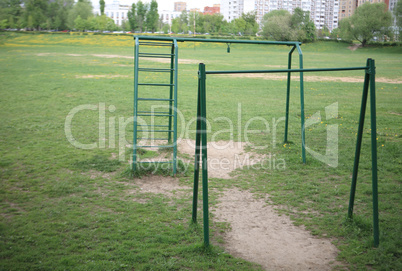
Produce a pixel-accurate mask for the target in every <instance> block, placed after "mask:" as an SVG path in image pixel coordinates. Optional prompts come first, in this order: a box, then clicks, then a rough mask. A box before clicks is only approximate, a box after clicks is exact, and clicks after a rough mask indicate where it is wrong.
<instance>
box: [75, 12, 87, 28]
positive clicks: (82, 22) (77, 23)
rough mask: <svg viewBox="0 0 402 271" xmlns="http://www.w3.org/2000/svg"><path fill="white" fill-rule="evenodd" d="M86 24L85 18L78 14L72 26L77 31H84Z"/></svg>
mask: <svg viewBox="0 0 402 271" xmlns="http://www.w3.org/2000/svg"><path fill="white" fill-rule="evenodd" d="M86 24H87V23H86V20H84V19H82V18H81V16H80V15H78V16H77V18H75V20H74V28H75V29H77V30H78V31H84V30H85V27H86Z"/></svg>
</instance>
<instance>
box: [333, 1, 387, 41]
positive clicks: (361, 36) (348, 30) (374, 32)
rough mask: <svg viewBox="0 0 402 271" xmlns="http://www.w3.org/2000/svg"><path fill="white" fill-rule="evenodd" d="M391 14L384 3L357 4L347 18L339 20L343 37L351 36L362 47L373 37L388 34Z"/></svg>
mask: <svg viewBox="0 0 402 271" xmlns="http://www.w3.org/2000/svg"><path fill="white" fill-rule="evenodd" d="M391 24H392V16H391V13H390V12H389V11H387V10H386V4H385V3H374V4H371V3H370V2H366V3H364V4H363V5H361V6H359V7H358V8H357V9H356V11H355V13H354V14H353V15H352V16H351V17H350V18H349V19H342V20H341V21H340V29H341V33H342V35H343V36H342V37H343V38H350V37H353V38H354V39H356V40H358V41H359V42H361V44H362V46H363V47H364V46H365V45H366V43H367V42H368V41H370V40H371V39H373V38H374V37H379V38H381V37H383V36H384V35H387V34H390V26H391Z"/></svg>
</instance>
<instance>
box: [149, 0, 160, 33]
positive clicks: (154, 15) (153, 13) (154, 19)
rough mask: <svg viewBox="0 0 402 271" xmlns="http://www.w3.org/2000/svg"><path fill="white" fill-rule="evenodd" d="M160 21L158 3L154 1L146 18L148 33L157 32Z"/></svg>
mask: <svg viewBox="0 0 402 271" xmlns="http://www.w3.org/2000/svg"><path fill="white" fill-rule="evenodd" d="M158 20H159V14H158V3H157V2H156V1H155V0H152V1H151V4H150V6H149V11H148V12H147V18H146V23H147V29H148V31H151V32H152V33H154V32H155V30H156V29H157V28H158Z"/></svg>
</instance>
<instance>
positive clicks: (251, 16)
mask: <svg viewBox="0 0 402 271" xmlns="http://www.w3.org/2000/svg"><path fill="white" fill-rule="evenodd" d="M241 17H242V18H243V19H244V21H246V26H245V29H244V32H245V34H246V35H255V34H256V33H257V31H258V23H257V21H256V12H255V11H250V12H248V13H243V14H242V15H241Z"/></svg>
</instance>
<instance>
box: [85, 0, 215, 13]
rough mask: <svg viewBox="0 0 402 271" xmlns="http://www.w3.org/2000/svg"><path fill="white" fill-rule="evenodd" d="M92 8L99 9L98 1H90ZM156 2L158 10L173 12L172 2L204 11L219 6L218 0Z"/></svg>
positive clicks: (127, 2)
mask: <svg viewBox="0 0 402 271" xmlns="http://www.w3.org/2000/svg"><path fill="white" fill-rule="evenodd" d="M116 1H118V2H120V4H124V5H131V4H132V3H137V2H138V0H116ZM142 1H143V2H144V3H150V2H151V0H142ZM91 2H92V6H93V7H94V9H95V8H99V0H91ZM105 2H106V4H112V3H113V0H105ZM156 2H158V10H159V11H161V10H169V11H173V8H174V2H187V9H192V8H199V9H201V10H204V7H206V6H210V7H212V6H213V5H214V4H220V2H221V1H220V0H204V1H199V0H187V1H177V0H156Z"/></svg>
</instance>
